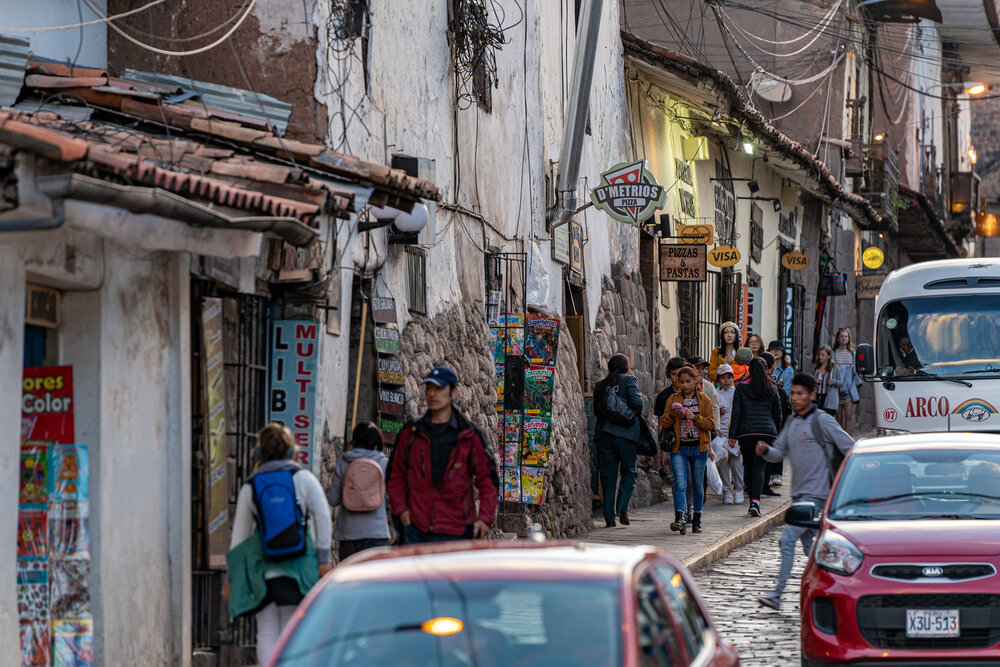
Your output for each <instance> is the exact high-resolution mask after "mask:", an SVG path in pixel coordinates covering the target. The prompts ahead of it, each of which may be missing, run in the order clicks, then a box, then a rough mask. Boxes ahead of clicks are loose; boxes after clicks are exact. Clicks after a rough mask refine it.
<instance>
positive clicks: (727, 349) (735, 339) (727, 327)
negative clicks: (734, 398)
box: [708, 322, 747, 382]
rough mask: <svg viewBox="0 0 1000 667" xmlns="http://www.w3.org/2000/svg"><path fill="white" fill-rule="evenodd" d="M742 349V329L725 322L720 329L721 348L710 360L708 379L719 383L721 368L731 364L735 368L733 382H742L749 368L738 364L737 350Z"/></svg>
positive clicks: (714, 351) (713, 353) (718, 348)
mask: <svg viewBox="0 0 1000 667" xmlns="http://www.w3.org/2000/svg"><path fill="white" fill-rule="evenodd" d="M739 348H740V329H739V327H737V326H736V324H735V323H734V322H723V323H722V326H720V327H719V347H717V348H715V349H714V350H712V354H711V356H710V357H709V360H708V379H709V380H711V381H712V382H717V381H718V380H716V375H717V374H718V372H719V366H721V365H722V364H729V365H730V366H732V367H733V380H734V381H736V382H739V381H740V378H742V377H743V376H745V375H746V374H747V367H746V366H743V365H741V364H738V363H736V350H738V349H739Z"/></svg>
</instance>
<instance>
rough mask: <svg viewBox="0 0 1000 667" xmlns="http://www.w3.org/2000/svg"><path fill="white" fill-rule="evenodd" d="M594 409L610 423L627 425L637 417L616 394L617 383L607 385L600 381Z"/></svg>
mask: <svg viewBox="0 0 1000 667" xmlns="http://www.w3.org/2000/svg"><path fill="white" fill-rule="evenodd" d="M594 410H595V412H597V413H598V414H599V415H600V416H601V417H603V418H604V419H607V420H608V421H609V422H611V423H612V424H617V425H618V426H624V427H626V428H627V427H629V426H631V425H632V424H634V423H635V420H636V419H637V418H639V415H636V414H635V412H633V411H632V408H631V407H629V405H628V403H626V402H625V399H623V398H622V397H621V396H619V395H618V385H614V386H613V387H612V386H609V385H607V384H605V383H604V381H603V380H602V381H601V386H600V389H599V393H598V395H597V400H596V401H594Z"/></svg>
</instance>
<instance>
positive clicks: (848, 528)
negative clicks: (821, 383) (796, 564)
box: [785, 433, 1000, 665]
mask: <svg viewBox="0 0 1000 667" xmlns="http://www.w3.org/2000/svg"><path fill="white" fill-rule="evenodd" d="M785 520H786V521H787V522H788V523H791V524H793V525H799V526H812V527H818V528H819V531H820V532H819V536H818V537H817V539H816V542H815V544H814V546H813V552H812V556H811V557H810V559H809V563H808V565H807V566H806V570H805V572H804V573H803V576H802V595H801V603H802V664H803V665H825V664H852V665H869V664H875V663H878V664H879V665H882V664H886V663H888V664H906V665H917V664H921V665H997V664H1000V577H998V576H997V569H998V567H1000V437H998V436H996V435H989V434H970V433H930V434H928V433H924V434H917V435H906V436H898V437H887V438H878V439H873V440H864V441H861V442H859V443H858V444H856V445H855V447H854V449H853V450H852V452H851V455H850V456H849V457H847V459H846V460H845V461H844V464H843V466H842V468H841V471H840V474H839V475H838V477H837V480H836V481H835V483H834V488H833V491H832V493H831V494H830V499H829V501H828V502H827V506H826V511H825V512H824V515H823V516H822V518H818V517H815V516H813V510H812V506H810V505H808V504H796V505H793V506H792V508H791V509H790V510H789V513H788V516H787V517H786V519H785ZM894 661H895V662H894Z"/></svg>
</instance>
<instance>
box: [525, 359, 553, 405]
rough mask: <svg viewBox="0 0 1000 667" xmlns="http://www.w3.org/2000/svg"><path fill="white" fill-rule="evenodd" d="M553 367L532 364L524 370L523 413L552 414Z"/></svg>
mask: <svg viewBox="0 0 1000 667" xmlns="http://www.w3.org/2000/svg"><path fill="white" fill-rule="evenodd" d="M554 375H555V369H553V368H549V367H544V366H532V367H530V368H526V369H525V371H524V414H526V415H535V416H539V417H551V416H552V391H553V380H554Z"/></svg>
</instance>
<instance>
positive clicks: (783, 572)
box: [757, 373, 854, 609]
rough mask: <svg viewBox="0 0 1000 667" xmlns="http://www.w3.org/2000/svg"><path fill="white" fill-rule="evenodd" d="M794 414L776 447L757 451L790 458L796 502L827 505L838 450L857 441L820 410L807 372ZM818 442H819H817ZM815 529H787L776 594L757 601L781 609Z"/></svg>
mask: <svg viewBox="0 0 1000 667" xmlns="http://www.w3.org/2000/svg"><path fill="white" fill-rule="evenodd" d="M789 398H790V399H791V402H792V410H793V413H794V414H792V416H791V417H789V418H788V421H787V422H785V427H784V428H783V429H782V430H781V434H780V435H778V437H777V439H775V441H774V444H773V445H772V446H768V445H767V444H766V443H763V442H758V443H757V453H758V454H759V455H760V456H762V457H763V458H764V460H765V461H769V462H771V463H777V462H778V461H781V460H782V459H784V458H785V457H787V458H788V460H789V461H790V462H791V464H792V490H791V495H792V500H793V501H796V502H797V501H810V502H813V503H815V504H816V505H818V506H820V507H822V506H823V505H825V504H826V499H827V497H828V496H829V495H830V486H831V485H832V483H833V478H834V472H833V454H834V452H833V448H834V447H836V448H837V449H839V450H840V451H841V452H843V453H844V454H845V455H846V454H847V453H848V452H849V451H851V447H853V446H854V438H852V437H851V436H850V435H849V434H848V433H846V432H845V431H844V430H843V429H841V428H840V425H838V424H837V420H836V419H834V418H833V417H831V416H830V415H828V414H827V413H825V412H823V411H822V410H817V409H816V406H815V404H814V401H815V400H816V379H815V378H814V377H812V376H811V375H807V374H806V373H798V374H796V375H795V377H793V378H792V393H791V395H790V396H789ZM817 439H818V441H817ZM815 537H816V531H815V530H813V529H811V528H799V527H798V526H790V525H786V526H785V531H784V532H783V533H782V534H781V540H780V541H779V544H780V545H781V569H780V570H779V572H778V581H777V583H776V584H775V587H774V590H773V591H771V592H770V593H765V594H764V595H761V596H758V597H757V602H759V603H760V604H762V605H764V606H766V607H770V608H772V609H778V607H779V606H780V605H781V594H782V593H783V592H784V590H785V585H786V584H787V583H788V578H789V577H790V576H791V574H792V564H793V563H794V561H795V543H796V542H799V541H801V542H802V549H803V550H804V551H805V553H806V555H809V551H810V550H811V549H812V543H813V539H814V538H815Z"/></svg>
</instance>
